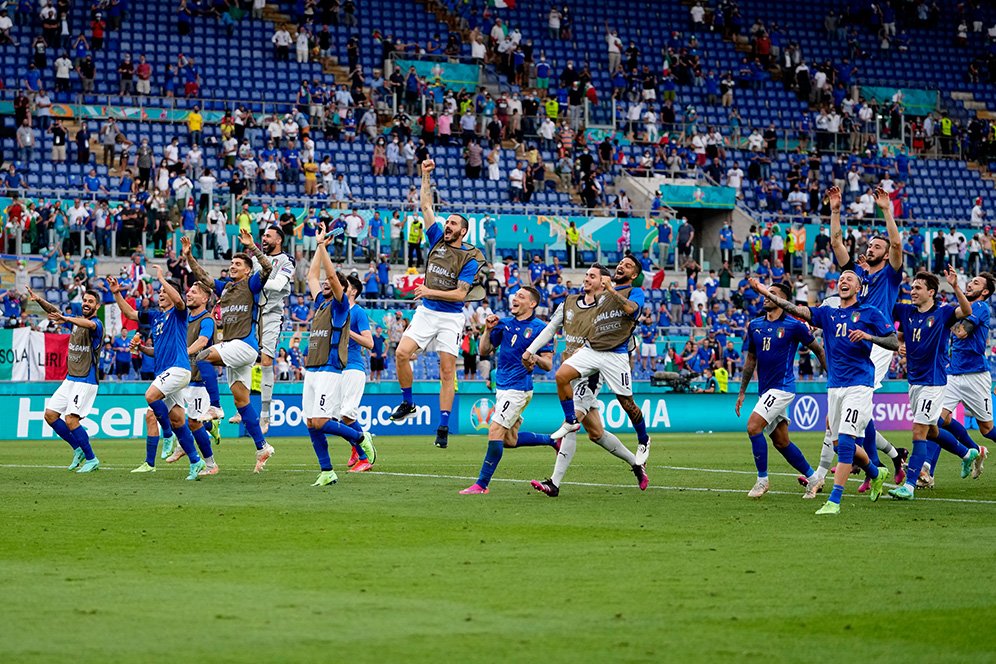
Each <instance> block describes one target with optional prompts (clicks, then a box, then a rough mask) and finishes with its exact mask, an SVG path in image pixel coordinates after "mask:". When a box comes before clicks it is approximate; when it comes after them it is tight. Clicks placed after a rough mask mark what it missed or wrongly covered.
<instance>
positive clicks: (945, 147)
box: [940, 113, 953, 154]
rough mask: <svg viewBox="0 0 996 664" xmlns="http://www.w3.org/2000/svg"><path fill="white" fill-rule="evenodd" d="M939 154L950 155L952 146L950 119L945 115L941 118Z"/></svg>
mask: <svg viewBox="0 0 996 664" xmlns="http://www.w3.org/2000/svg"><path fill="white" fill-rule="evenodd" d="M940 125H941V154H951V152H952V150H951V148H952V145H951V137H952V132H953V124H952V122H951V118H949V117H948V114H947V113H945V114H944V115H942V116H941V122H940Z"/></svg>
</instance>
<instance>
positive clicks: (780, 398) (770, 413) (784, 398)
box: [754, 390, 795, 436]
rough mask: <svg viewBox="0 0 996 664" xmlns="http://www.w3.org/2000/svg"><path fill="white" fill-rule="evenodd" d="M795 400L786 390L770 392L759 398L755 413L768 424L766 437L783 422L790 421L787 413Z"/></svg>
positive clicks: (765, 432) (765, 429) (765, 428)
mask: <svg viewBox="0 0 996 664" xmlns="http://www.w3.org/2000/svg"><path fill="white" fill-rule="evenodd" d="M794 400H795V395H794V394H792V393H791V392H786V391H784V390H768V391H767V392H765V393H764V394H762V395H761V396H760V398H758V400H757V404H755V406H754V412H755V413H757V414H758V415H760V416H761V417H762V418H764V421H765V422H767V423H768V425H767V426H766V427H764V435H766V436H767V435H768V434H770V433H771V432H772V431H774V430H775V428H776V427H777V426H778V425H779V424H781V423H782V422H783V421H784V422H788V421H789V418H788V415H787V413H788V409H789V406H791V405H792V402H793V401H794Z"/></svg>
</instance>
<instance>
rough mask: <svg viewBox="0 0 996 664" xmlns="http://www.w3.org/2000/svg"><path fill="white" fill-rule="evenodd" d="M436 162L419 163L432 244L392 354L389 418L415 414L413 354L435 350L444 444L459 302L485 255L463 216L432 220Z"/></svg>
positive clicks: (439, 443)
mask: <svg viewBox="0 0 996 664" xmlns="http://www.w3.org/2000/svg"><path fill="white" fill-rule="evenodd" d="M435 167H436V165H435V163H434V162H433V161H432V160H431V159H426V160H425V161H423V162H422V191H421V204H422V215H423V217H424V218H425V237H426V238H427V239H428V240H429V246H430V249H429V255H428V257H427V258H426V267H425V283H423V284H422V285H420V286H418V287H416V288H415V299H416V300H419V301H420V302H419V306H418V309H416V310H415V315H414V316H413V317H412V322H411V325H409V326H408V329H407V330H405V333H404V335H402V337H401V342H400V343H399V344H398V348H397V351H396V353H395V358H396V359H397V367H398V383H399V385H400V386H401V403H400V404H399V405H398V407H397V408H395V409H394V412H393V413H392V414H391V419H392V420H395V421H398V420H403V419H405V418H407V417H410V416H412V415H414V414H415V412H416V409H415V404H414V400H413V397H412V381H413V374H412V358H413V357H414V356H415V354H416V353H419V352H430V351H436V353H437V354H438V355H439V427H438V429H437V430H436V442H435V445H436V447H440V448H445V447H446V446H447V444H448V441H449V431H450V429H449V426H450V411H451V410H452V409H453V397H454V394H455V393H456V360H457V357H459V356H460V338H461V335H462V334H463V325H464V317H463V313H462V310H463V303H464V301H465V300H466V299H467V296H468V295H469V294H470V290H471V286H472V285H473V284H474V281H475V280H476V279H477V277H478V272H479V271H480V269H481V268H482V267H484V265H483V263H484V255H483V254H482V253H481V251H480V250H479V249H477V248H476V247H474V246H473V245H471V244H467V243H466V242H464V241H463V240H464V238H465V237H467V232H468V230H469V229H470V223H469V222H468V221H467V218H466V217H464V216H463V215H460V214H451V215H449V216H448V217H446V221H445V222H444V223H443V224H437V223H436V215H435V213H434V212H433V204H432V200H433V193H432V182H431V175H432V171H433V170H434V169H435Z"/></svg>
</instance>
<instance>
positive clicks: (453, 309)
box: [422, 223, 481, 314]
mask: <svg viewBox="0 0 996 664" xmlns="http://www.w3.org/2000/svg"><path fill="white" fill-rule="evenodd" d="M425 237H426V239H428V240H429V246H430V247H432V249H431V250H430V252H429V256H430V258H431V256H432V252H433V251H435V250H436V245H437V244H439V243H440V242H442V241H443V227H442V226H441V225H440V224H438V223H437V224H432V225H431V226H429V227H428V228H426V229H425ZM463 248H464V249H470V248H471V246H470V245H469V244H467V243H466V242H465V243H464V244H463ZM480 267H481V266H480V264H479V263H478V262H477V260H476V259H471V260H469V261H467V264H466V265H464V266H463V269H461V270H460V274H459V275H457V281H458V282H460V281H462V282H463V283H465V284H467V285H468V286H469V285H471V284H473V283H474V277H476V276H477V270H478V269H479V268H480ZM422 306H424V307H425V308H426V309H428V310H430V311H439V312H442V313H453V314H458V313H460V312H461V311H463V302H444V301H443V300H432V299H429V298H423V299H422Z"/></svg>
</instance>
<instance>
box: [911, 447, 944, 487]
mask: <svg viewBox="0 0 996 664" xmlns="http://www.w3.org/2000/svg"><path fill="white" fill-rule="evenodd" d="M930 446H931V443H928V442H927V441H925V440H914V441H913V450H912V451H911V452H910V458H909V461H908V462H907V465H906V482H905V483H906V484H907V485H908V486H909V487H910V488H911V489H913V490H914V491H916V481H917V479H918V478H919V477H920V469H921V468H923V462H924V461H926V460H927V459H928V457H929V456H930ZM934 447H937V445H934ZM938 452H940V449H938Z"/></svg>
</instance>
